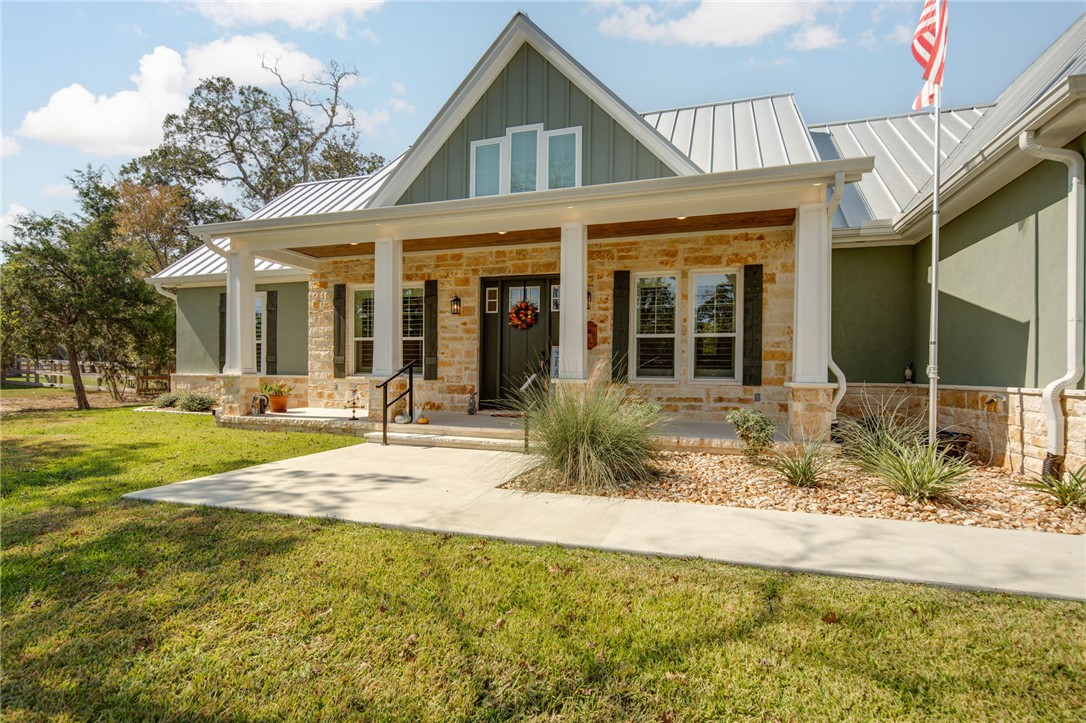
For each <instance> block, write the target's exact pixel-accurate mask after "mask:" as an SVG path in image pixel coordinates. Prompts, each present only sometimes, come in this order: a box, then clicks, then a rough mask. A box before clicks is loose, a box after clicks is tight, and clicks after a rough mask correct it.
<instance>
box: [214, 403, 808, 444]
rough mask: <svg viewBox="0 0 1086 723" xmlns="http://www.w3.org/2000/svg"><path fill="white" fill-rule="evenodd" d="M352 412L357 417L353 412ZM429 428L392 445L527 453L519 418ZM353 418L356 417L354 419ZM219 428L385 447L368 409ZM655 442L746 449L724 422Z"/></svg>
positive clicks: (681, 426)
mask: <svg viewBox="0 0 1086 723" xmlns="http://www.w3.org/2000/svg"><path fill="white" fill-rule="evenodd" d="M352 411H353V412H354V413H352ZM425 414H426V417H427V418H428V419H429V420H430V423H429V424H416V423H412V424H395V423H393V422H392V421H391V420H390V421H389V425H388V435H389V443H390V444H403V445H416V446H427V447H461V448H470V449H496V450H506V451H523V450H524V423H523V420H522V419H520V418H518V417H513V416H508V415H505V414H502V413H494V412H486V411H482V412H479V413H478V414H474V415H469V414H466V413H459V412H443V411H432V412H426V413H425ZM352 417H354V419H352ZM216 423H217V424H218V425H219V426H220V427H234V428H239V429H251V430H259V431H267V432H310V433H316V434H340V435H345V436H355V437H361V438H364V439H366V440H368V441H371V442H377V443H380V441H381V423H380V422H379V421H373V420H371V419H370V418H369V411H368V410H366V409H358V410H351V409H342V408H332V407H299V408H297V409H290V410H288V411H287V412H283V413H278V414H277V413H268V414H262V415H259V416H240V415H231V414H221V415H219V416H218V417H216ZM656 439H657V440H658V441H659V443H660V445H661V446H662V447H663V448H664V449H669V450H680V449H681V450H686V451H701V452H710V453H714V454H738V453H740V452H741V451H742V445H741V443H740V442H739V440H738V438H737V437H736V435H735V429H734V428H733V427H732V425H730V424H728V423H726V422H723V421H720V422H709V421H702V420H695V419H673V420H670V421H668V422H666V423H665V424H664V426H663V427H662V428H661V430H660V433H659V434H657V435H656ZM786 439H787V430H786V429H784V428H782V427H780V426H778V429H777V440H778V441H781V442H783V441H785V440H786Z"/></svg>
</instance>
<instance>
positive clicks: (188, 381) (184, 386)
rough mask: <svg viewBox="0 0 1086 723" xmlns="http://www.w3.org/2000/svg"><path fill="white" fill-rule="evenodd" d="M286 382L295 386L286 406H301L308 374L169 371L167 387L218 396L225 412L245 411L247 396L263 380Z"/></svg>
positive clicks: (253, 391) (247, 401)
mask: <svg viewBox="0 0 1086 723" xmlns="http://www.w3.org/2000/svg"><path fill="white" fill-rule="evenodd" d="M281 381H282V382H286V383H288V384H291V385H293V386H294V391H293V392H291V394H290V399H289V401H288V402H287V408H288V409H289V408H291V407H304V406H306V403H307V401H308V399H309V378H308V377H303V376H292V375H274V376H264V375H262V374H249V375H245V376H243V377H238V376H235V375H218V374H171V375H170V390H171V391H174V392H178V393H181V392H207V393H208V394H214V395H215V396H217V397H219V399H220V403H219V404H220V407H221V408H222V409H223V412H224V413H225V414H242V415H245V414H248V413H249V411H248V405H249V400H250V399H252V395H253V394H256V390H258V389H260V385H261V384H263V383H265V382H281Z"/></svg>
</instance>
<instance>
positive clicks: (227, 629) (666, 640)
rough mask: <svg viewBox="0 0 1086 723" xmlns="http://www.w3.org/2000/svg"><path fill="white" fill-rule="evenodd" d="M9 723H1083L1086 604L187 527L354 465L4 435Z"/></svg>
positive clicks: (40, 432) (99, 419)
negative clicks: (172, 485) (223, 477)
mask: <svg viewBox="0 0 1086 723" xmlns="http://www.w3.org/2000/svg"><path fill="white" fill-rule="evenodd" d="M2 433H3V439H2V452H3V470H2V492H3V501H2V514H3V529H2V544H3V560H2V562H3V573H2V575H3V577H2V588H0V590H2V600H0V603H2V607H3V619H2V630H0V633H2V654H3V659H2V669H3V678H2V686H3V688H2V705H3V714H4V716H5V717H6V718H7V719H11V720H38V719H41V718H55V719H58V720H91V719H116V720H160V719H167V720H186V721H210V720H223V719H235V720H267V719H294V720H336V721H339V720H352V719H355V720H390V721H391V720H397V721H398V720H501V719H510V718H513V719H528V720H578V721H580V720H636V721H642V720H648V721H687V720H709V719H713V720H746V719H750V720H842V719H883V720H885V719H896V720H917V719H957V720H983V719H1000V720H1010V719H1016V720H1017V719H1035V720H1046V721H1050V720H1082V719H1083V716H1084V713H1086V708H1084V706H1086V648H1084V645H1086V643H1084V641H1086V606H1084V605H1082V604H1078V603H1071V602H1062V601H1046V600H1036V599H1030V598H1022V597H1012V596H1007V595H995V594H977V593H967V592H958V591H951V590H946V589H938V588H928V587H920V586H915V585H904V584H893V583H884V582H875V581H857V580H848V579H842V578H831V577H821V576H813V575H797V574H789V573H783V572H773V571H766V570H753V569H745V568H738V567H734V566H729V565H725V564H718V563H710V562H704V561H699V560H662V559H650V558H644V557H634V556H626V555H617V554H606V553H598V552H589V551H580V550H566V549H561V548H556V547H529V546H521V545H513V544H507V543H501V542H494V541H487V540H483V539H477V538H470V537H449V536H443V535H435V534H427V533H409V532H400V531H388V530H381V529H375V528H369V527H363V526H359V525H351V524H343V523H335V522H327V521H317V520H300V519H292V518H285V517H276V516H271V515H255V514H246V513H238V512H228V511H222V510H211V509H201V508H193V507H183V506H178V505H171V504H150V503H138V502H126V501H122V500H121V499H120V495H121V494H123V493H125V492H128V491H131V490H136V489H141V488H145V487H150V486H154V485H159V484H163V483H167V482H171V481H176V480H182V479H187V478H191V477H194V476H199V475H205V474H209V473H213V472H219V471H224V470H228V469H234V468H238V467H242V466H247V465H251V464H257V463H261V462H266V461H270V460H275V459H281V458H284V457H290V456H296V455H299V454H306V453H311V452H316V451H320V450H325V449H330V448H333V447H339V446H343V445H346V444H350V443H352V442H353V440H350V439H345V438H342V437H331V436H317V435H295V434H282V433H278V434H273V433H258V432H244V431H238V430H225V429H216V428H215V427H214V425H213V423H212V420H211V418H210V417H208V416H187V415H184V416H183V415H167V414H151V413H138V412H134V411H132V410H130V409H113V410H102V411H92V412H88V413H76V412H36V413H32V414H23V415H14V416H8V417H5V418H4V420H3V430H2Z"/></svg>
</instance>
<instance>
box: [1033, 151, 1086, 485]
mask: <svg viewBox="0 0 1086 723" xmlns="http://www.w3.org/2000/svg"><path fill="white" fill-rule="evenodd" d="M1018 146H1019V148H1021V149H1022V150H1023V151H1025V152H1026V153H1028V154H1029V155H1031V156H1036V157H1037V158H1043V159H1046V160H1049V161H1059V162H1060V163H1064V164H1066V165H1067V371H1066V372H1064V375H1063V376H1061V377H1060V378H1059V379H1056V380H1055V381H1053V382H1051V383H1050V384H1049V385H1048V386H1046V387H1045V388H1044V392H1043V393H1042V395H1041V405H1042V406H1043V407H1044V410H1045V417H1046V418H1047V421H1048V424H1047V426H1048V455H1047V456H1046V457H1045V462H1044V475H1045V476H1046V477H1047V476H1053V477H1056V478H1057V479H1058V478H1060V477H1061V476H1062V474H1063V459H1064V451H1065V450H1064V424H1065V420H1064V416H1063V410H1062V409H1061V408H1060V395H1061V394H1063V392H1064V390H1065V389H1067V388H1068V387H1070V386H1071V385H1073V384H1075V383H1076V382H1078V380H1079V379H1081V378H1082V374H1083V318H1082V315H1083V311H1082V307H1083V296H1084V293H1086V292H1084V291H1083V286H1084V284H1083V268H1082V265H1083V259H1084V258H1086V249H1084V245H1086V242H1084V234H1083V219H1084V218H1086V201H1084V199H1083V185H1082V184H1083V176H1084V170H1086V163H1084V161H1083V158H1082V155H1081V154H1079V153H1076V152H1075V151H1070V150H1067V149H1065V148H1054V147H1051V146H1042V145H1040V144H1039V143H1037V142H1036V141H1035V140H1034V132H1033V131H1023V132H1022V134H1021V135H1020V136H1019V137H1018Z"/></svg>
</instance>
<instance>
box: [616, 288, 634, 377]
mask: <svg viewBox="0 0 1086 723" xmlns="http://www.w3.org/2000/svg"><path fill="white" fill-rule="evenodd" d="M612 307H613V308H612V312H611V325H612V327H613V328H614V332H613V333H612V334H611V381H615V382H624V381H626V380H627V379H628V378H629V374H630V372H629V351H630V272H629V271H616V272H615V293H614V299H613V301H612Z"/></svg>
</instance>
